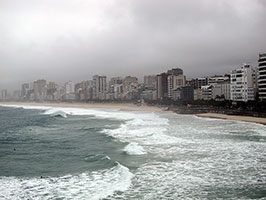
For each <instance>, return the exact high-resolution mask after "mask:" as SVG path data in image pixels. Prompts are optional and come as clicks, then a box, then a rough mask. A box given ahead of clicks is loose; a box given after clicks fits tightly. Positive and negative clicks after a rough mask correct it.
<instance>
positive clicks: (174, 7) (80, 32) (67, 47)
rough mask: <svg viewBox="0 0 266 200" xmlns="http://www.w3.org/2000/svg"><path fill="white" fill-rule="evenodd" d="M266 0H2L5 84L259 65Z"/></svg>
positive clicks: (0, 68) (0, 75)
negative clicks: (245, 64)
mask: <svg viewBox="0 0 266 200" xmlns="http://www.w3.org/2000/svg"><path fill="white" fill-rule="evenodd" d="M265 24H266V1H263V0H254V1H248V0H234V1H229V0H218V1H211V0H199V1H193V0H188V1H170V0H169V1H159V0H146V1H133V0H128V1H123V0H113V1H111V0H103V1H96V0H92V1H85V0H46V1H34V0H0V26H1V29H0V36H1V37H0V44H1V47H0V88H1V89H11V90H14V89H20V84H22V83H25V82H32V81H34V80H36V79H41V78H43V79H46V80H49V81H55V82H58V83H60V84H62V83H64V82H66V81H68V80H72V81H73V82H78V81H82V80H88V79H91V77H92V76H93V75H95V74H103V75H106V76H108V77H109V78H110V77H115V76H122V77H123V76H126V75H132V76H137V77H138V78H139V79H140V80H142V78H143V76H144V75H152V74H158V73H161V72H165V71H167V70H168V69H170V68H174V67H180V68H182V69H183V70H184V73H185V75H186V76H187V77H188V78H193V77H197V76H199V77H200V76H207V75H215V74H224V73H228V72H230V70H232V69H234V68H237V67H239V66H241V65H242V63H250V64H251V65H253V66H254V67H255V66H257V60H258V54H259V53H260V52H265V51H266V40H265V35H266V27H265Z"/></svg>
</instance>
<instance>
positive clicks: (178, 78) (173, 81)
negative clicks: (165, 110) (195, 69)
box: [167, 74, 186, 98]
mask: <svg viewBox="0 0 266 200" xmlns="http://www.w3.org/2000/svg"><path fill="white" fill-rule="evenodd" d="M167 82H168V97H169V98H173V91H174V90H175V89H177V88H180V87H184V86H185V85H186V77H185V76H184V75H183V74H180V75H176V74H171V75H168V77H167Z"/></svg>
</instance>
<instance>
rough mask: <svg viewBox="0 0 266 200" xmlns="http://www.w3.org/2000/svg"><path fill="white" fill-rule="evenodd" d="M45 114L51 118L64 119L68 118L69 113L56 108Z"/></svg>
mask: <svg viewBox="0 0 266 200" xmlns="http://www.w3.org/2000/svg"><path fill="white" fill-rule="evenodd" d="M44 114H46V115H51V116H55V117H56V116H60V117H63V118H67V113H66V112H64V111H62V110H58V109H54V108H51V109H49V110H47V111H45V112H44Z"/></svg>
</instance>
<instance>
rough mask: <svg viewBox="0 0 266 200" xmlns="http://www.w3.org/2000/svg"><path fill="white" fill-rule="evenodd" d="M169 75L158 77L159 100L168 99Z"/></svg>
mask: <svg viewBox="0 0 266 200" xmlns="http://www.w3.org/2000/svg"><path fill="white" fill-rule="evenodd" d="M167 85H168V84H167V74H166V73H161V74H159V75H157V98H158V99H164V98H167V97H168V87H167Z"/></svg>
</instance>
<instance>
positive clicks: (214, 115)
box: [196, 113, 266, 125]
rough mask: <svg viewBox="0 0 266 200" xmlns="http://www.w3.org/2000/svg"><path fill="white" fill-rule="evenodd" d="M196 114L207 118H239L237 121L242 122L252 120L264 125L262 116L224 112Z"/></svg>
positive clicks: (265, 121) (264, 120)
mask: <svg viewBox="0 0 266 200" xmlns="http://www.w3.org/2000/svg"><path fill="white" fill-rule="evenodd" d="M196 116H198V117H207V118H217V119H228V120H239V121H244V122H254V123H259V124H264V125H266V118H262V117H249V116H238V115H225V114H218V113H202V114H197V115H196Z"/></svg>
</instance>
